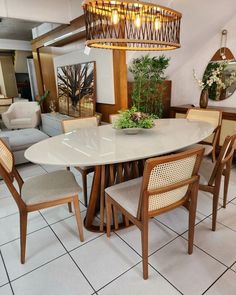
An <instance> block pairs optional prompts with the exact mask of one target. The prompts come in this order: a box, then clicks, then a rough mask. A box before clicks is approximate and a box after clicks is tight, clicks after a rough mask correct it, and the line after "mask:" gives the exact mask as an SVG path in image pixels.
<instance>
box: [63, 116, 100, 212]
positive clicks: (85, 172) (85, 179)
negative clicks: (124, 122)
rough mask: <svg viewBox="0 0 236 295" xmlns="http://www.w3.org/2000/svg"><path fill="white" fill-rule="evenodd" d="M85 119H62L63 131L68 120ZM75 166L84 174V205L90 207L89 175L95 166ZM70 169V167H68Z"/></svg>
mask: <svg viewBox="0 0 236 295" xmlns="http://www.w3.org/2000/svg"><path fill="white" fill-rule="evenodd" d="M87 118H96V117H95V116H94V117H86V119H87ZM83 119H85V118H74V119H69V120H62V122H61V125H62V130H63V132H64V133H66V130H65V122H66V121H72V120H83ZM96 120H97V118H96ZM75 168H76V169H77V170H78V171H79V172H80V174H81V176H82V184H83V197H84V205H85V207H88V190H87V175H88V174H89V173H91V172H94V170H95V167H84V168H81V167H79V166H77V167H75ZM68 169H69V167H68Z"/></svg>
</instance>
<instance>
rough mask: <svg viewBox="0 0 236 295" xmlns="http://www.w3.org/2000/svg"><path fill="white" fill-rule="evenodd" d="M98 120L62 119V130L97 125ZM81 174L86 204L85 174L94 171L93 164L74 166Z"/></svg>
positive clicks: (88, 118)
mask: <svg viewBox="0 0 236 295" xmlns="http://www.w3.org/2000/svg"><path fill="white" fill-rule="evenodd" d="M97 126H98V120H97V118H96V117H87V118H76V119H69V120H63V121H62V130H63V132H64V133H67V132H71V131H73V130H76V129H82V128H91V127H97ZM75 168H76V169H77V170H78V171H79V172H80V174H81V176H82V183H83V196H84V204H85V206H86V207H87V206H88V193H87V175H88V174H89V173H91V172H94V167H93V166H85V167H82V166H81V167H79V166H77V167H75Z"/></svg>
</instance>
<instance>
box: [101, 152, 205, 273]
mask: <svg viewBox="0 0 236 295" xmlns="http://www.w3.org/2000/svg"><path fill="white" fill-rule="evenodd" d="M203 152H204V149H203V148H194V149H191V150H187V151H185V152H182V153H179V154H174V155H170V156H163V157H159V158H153V159H149V160H147V161H146V163H145V167H144V174H143V181H142V186H141V191H140V198H139V208H138V212H137V217H135V216H133V215H131V214H130V213H129V212H127V210H125V209H124V208H123V207H122V206H121V205H120V204H119V203H117V202H116V201H115V200H113V199H112V196H109V195H108V194H107V193H106V214H107V237H110V234H111V215H112V209H113V210H115V211H116V210H119V211H121V212H122V214H123V215H124V216H125V217H126V218H127V219H128V220H129V221H131V222H132V223H133V224H135V225H136V226H137V227H138V228H139V229H140V231H141V241H142V259H143V278H144V279H147V278H148V221H149V218H151V217H154V216H157V215H160V214H162V213H164V212H168V211H170V210H172V209H175V208H177V207H179V206H182V205H183V206H185V207H186V208H187V209H188V210H189V232H188V253H189V254H192V252H193V239H194V225H195V217H196V206H197V193H198V185H199V175H198V170H199V167H200V163H201V160H202V157H203ZM192 155H196V162H195V165H194V168H193V173H192V176H191V177H190V178H189V179H186V180H184V181H181V182H179V183H175V184H172V185H169V186H165V187H162V188H158V189H155V190H152V191H149V190H148V183H149V178H150V174H151V172H152V169H153V168H154V167H155V166H157V165H159V164H163V163H169V162H173V161H177V160H181V159H184V158H187V157H191V156H192ZM186 185H188V190H187V192H186V194H185V196H184V197H183V198H182V199H181V200H179V201H177V202H175V203H173V204H171V205H169V206H167V207H164V208H161V209H158V210H155V211H153V212H149V211H148V204H149V197H150V196H151V195H156V194H161V193H165V192H169V191H172V190H175V189H177V188H180V187H183V186H186Z"/></svg>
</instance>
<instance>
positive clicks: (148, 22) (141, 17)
mask: <svg viewBox="0 0 236 295" xmlns="http://www.w3.org/2000/svg"><path fill="white" fill-rule="evenodd" d="M83 9H84V15H85V24H86V36H87V42H86V45H87V46H89V47H94V48H106V49H122V50H142V51H145V50H146V51H150V50H153V51H154V50H172V49H176V48H179V47H180V22H181V17H182V15H181V13H179V12H177V11H175V10H172V9H170V8H167V7H163V6H159V5H156V4H152V3H146V2H140V1H133V0H128V1H120V0H118V1H116V0H115V1H112V0H110V1H107V0H104V1H102V0H97V1H96V0H85V1H84V2H83Z"/></svg>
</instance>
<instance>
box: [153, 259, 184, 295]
mask: <svg viewBox="0 0 236 295" xmlns="http://www.w3.org/2000/svg"><path fill="white" fill-rule="evenodd" d="M149 266H151V268H152V269H153V270H154V271H155V272H157V273H158V274H159V275H160V276H161V277H162V278H163V279H164V280H166V281H167V282H168V283H169V284H170V285H171V286H172V287H174V289H175V290H177V291H178V292H179V293H180V294H182V295H184V294H183V293H182V292H181V291H180V290H179V289H178V288H177V287H176V286H175V285H174V284H173V283H171V281H169V279H167V278H166V277H165V276H164V275H163V274H162V273H160V272H159V271H158V270H157V269H156V268H155V267H154V266H153V265H152V264H150V263H149Z"/></svg>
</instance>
